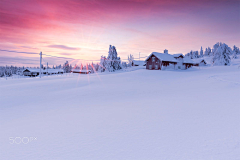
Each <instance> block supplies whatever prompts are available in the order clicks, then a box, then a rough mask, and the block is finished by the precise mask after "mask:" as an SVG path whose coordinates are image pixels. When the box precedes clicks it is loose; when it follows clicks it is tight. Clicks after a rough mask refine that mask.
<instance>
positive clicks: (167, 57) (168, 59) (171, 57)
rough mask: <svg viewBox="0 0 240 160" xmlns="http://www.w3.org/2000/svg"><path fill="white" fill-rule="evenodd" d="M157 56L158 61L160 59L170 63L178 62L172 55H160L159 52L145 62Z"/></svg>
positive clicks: (153, 53)
mask: <svg viewBox="0 0 240 160" xmlns="http://www.w3.org/2000/svg"><path fill="white" fill-rule="evenodd" d="M152 55H154V56H156V57H157V58H158V59H160V60H161V61H168V62H178V60H176V59H175V58H174V57H173V55H171V54H167V53H158V52H152V53H151V54H150V55H149V56H148V57H147V59H146V60H145V62H146V61H147V60H148V59H149V58H150V57H151V56H152Z"/></svg>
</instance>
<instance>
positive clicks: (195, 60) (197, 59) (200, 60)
mask: <svg viewBox="0 0 240 160" xmlns="http://www.w3.org/2000/svg"><path fill="white" fill-rule="evenodd" d="M192 61H193V62H195V63H200V62H202V61H204V62H205V63H207V62H206V61H205V60H204V59H203V58H196V59H192Z"/></svg>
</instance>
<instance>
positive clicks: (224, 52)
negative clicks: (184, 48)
mask: <svg viewBox="0 0 240 160" xmlns="http://www.w3.org/2000/svg"><path fill="white" fill-rule="evenodd" d="M238 55H240V50H239V48H238V47H236V46H235V45H234V46H233V49H232V48H231V47H229V46H228V45H227V44H225V43H221V42H218V43H216V44H215V45H213V49H211V48H210V47H208V48H206V50H205V52H204V53H203V49H202V47H201V50H200V54H199V53H198V51H191V52H189V53H187V54H186V55H185V57H189V58H191V59H195V58H202V57H204V56H208V57H212V64H213V65H230V64H231V59H236V58H237V57H238Z"/></svg>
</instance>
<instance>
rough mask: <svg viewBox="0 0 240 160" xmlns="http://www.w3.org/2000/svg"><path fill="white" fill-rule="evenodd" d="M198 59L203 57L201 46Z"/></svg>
mask: <svg viewBox="0 0 240 160" xmlns="http://www.w3.org/2000/svg"><path fill="white" fill-rule="evenodd" d="M199 57H203V49H202V46H201V50H200V56H199Z"/></svg>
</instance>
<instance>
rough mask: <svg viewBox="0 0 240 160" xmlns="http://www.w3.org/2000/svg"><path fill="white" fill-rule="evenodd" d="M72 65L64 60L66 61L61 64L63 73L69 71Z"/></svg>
mask: <svg viewBox="0 0 240 160" xmlns="http://www.w3.org/2000/svg"><path fill="white" fill-rule="evenodd" d="M70 67H72V66H70V65H69V63H68V61H66V63H65V64H64V65H63V70H64V72H65V73H69V72H71V68H70Z"/></svg>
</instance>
